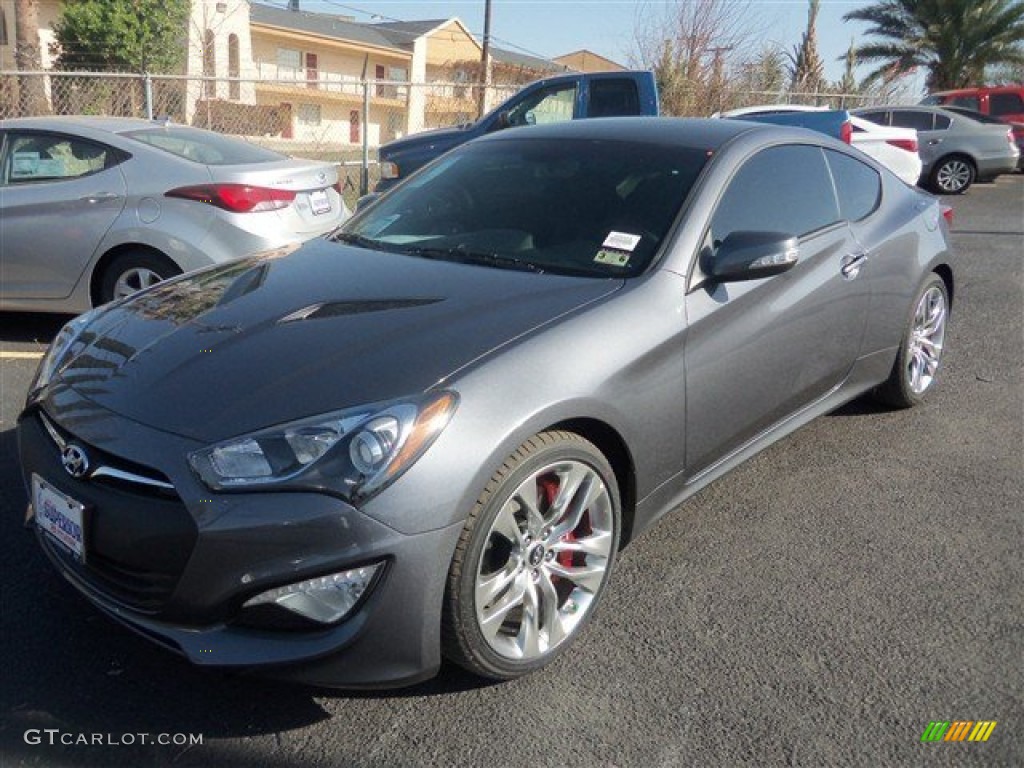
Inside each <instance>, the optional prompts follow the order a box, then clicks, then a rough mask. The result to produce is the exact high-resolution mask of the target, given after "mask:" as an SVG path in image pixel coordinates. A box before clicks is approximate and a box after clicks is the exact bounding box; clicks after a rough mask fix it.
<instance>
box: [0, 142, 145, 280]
mask: <svg viewBox="0 0 1024 768" xmlns="http://www.w3.org/2000/svg"><path fill="white" fill-rule="evenodd" d="M127 157H128V155H127V154H126V153H124V152H121V151H120V150H118V149H115V148H113V147H110V146H107V145H104V144H100V143H97V142H93V141H88V140H85V139H81V138H77V137H74V136H69V135H66V134H61V133H50V132H41V131H17V130H10V131H7V132H6V134H5V135H4V137H3V150H2V157H0V220H2V221H3V236H2V238H0V251H2V259H0V261H2V264H3V281H4V294H5V298H6V297H9V298H26V299H27V298H32V299H61V298H65V297H67V296H69V295H70V294H71V291H72V289H73V288H74V287H75V284H76V283H77V282H78V280H79V278H80V277H81V275H82V272H83V271H84V270H85V268H86V266H87V265H88V264H89V261H90V260H91V259H92V256H93V254H94V252H95V250H96V248H97V247H98V246H99V243H100V240H101V239H102V238H103V236H104V235H105V234H106V232H107V230H108V229H110V226H111V224H113V222H114V220H115V219H116V218H117V217H118V215H119V214H120V213H121V210H122V209H123V208H124V205H125V198H126V194H127V189H126V186H125V181H124V177H123V176H122V174H121V171H120V170H119V169H118V168H117V166H118V165H119V164H120V163H121V162H122V161H123V160H124V159H126V158H127Z"/></svg>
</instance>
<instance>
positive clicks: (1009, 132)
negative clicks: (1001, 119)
mask: <svg viewBox="0 0 1024 768" xmlns="http://www.w3.org/2000/svg"><path fill="white" fill-rule="evenodd" d="M1006 140H1007V141H1008V142H1010V146H1011V147H1015V146H1017V142H1016V141H1014V138H1013V128H1010V129H1008V130H1007V131H1006Z"/></svg>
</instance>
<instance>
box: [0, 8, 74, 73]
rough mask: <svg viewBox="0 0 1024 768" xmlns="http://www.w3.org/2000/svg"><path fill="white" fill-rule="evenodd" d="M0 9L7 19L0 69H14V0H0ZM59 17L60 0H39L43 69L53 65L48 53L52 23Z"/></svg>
mask: <svg viewBox="0 0 1024 768" xmlns="http://www.w3.org/2000/svg"><path fill="white" fill-rule="evenodd" d="M0 11H2V12H3V15H4V18H5V19H6V21H7V44H6V45H0V70H2V69H14V68H15V67H14V42H15V34H16V28H15V24H14V0H0ZM58 18H60V0H39V47H40V49H41V50H40V58H41V59H42V63H43V69H49V68H50V67H52V66H53V59H54V56H53V54H52V53H50V45H51V44H52V43H53V25H54V22H56V21H57V19H58Z"/></svg>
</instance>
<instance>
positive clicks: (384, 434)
mask: <svg viewBox="0 0 1024 768" xmlns="http://www.w3.org/2000/svg"><path fill="white" fill-rule="evenodd" d="M457 404H458V396H457V395H456V394H455V393H454V392H448V391H442V392H433V393H430V394H428V395H425V396H423V397H421V398H411V399H408V400H399V401H394V402H389V403H380V404H377V405H372V406H363V407H359V408H350V409H347V410H344V411H337V412H334V413H328V414H324V415H323V416H316V417H313V418H309V419H302V420H301V421H295V422H291V423H289V424H282V425H280V426H277V427H272V428H270V429H265V430H261V431H259V432H254V433H252V434H249V435H242V436H240V437H236V438H234V439H232V440H227V441H225V442H223V443H218V444H216V445H211V446H209V447H207V448H203V449H202V450H199V451H196V452H194V453H192V454H190V455H189V463H190V464H191V465H192V469H193V470H194V471H195V472H196V474H198V475H199V477H200V478H201V479H202V481H203V482H204V483H205V484H206V485H207V486H208V487H209V488H211V489H212V490H215V491H231V490H243V489H244V490H252V489H254V488H268V489H270V488H273V489H281V488H290V489H303V490H329V491H335V492H339V493H341V494H342V495H344V496H345V497H346V498H348V499H357V498H358V499H361V498H365V497H367V496H369V495H372V494H374V493H376V492H378V491H380V490H382V489H383V488H384V487H386V486H387V485H388V484H390V483H391V482H393V481H394V480H395V478H397V477H398V476H399V475H400V474H401V473H402V472H404V471H405V470H406V469H408V468H409V467H410V466H412V464H413V463H414V462H415V461H416V460H417V459H418V458H419V457H420V456H422V455H423V452H424V451H426V450H427V448H429V447H430V445H431V443H433V442H434V440H435V439H436V438H437V436H438V435H439V434H441V431H442V430H443V429H444V428H445V426H447V424H448V422H449V420H450V419H451V417H452V414H453V413H454V412H455V407H456V405H457Z"/></svg>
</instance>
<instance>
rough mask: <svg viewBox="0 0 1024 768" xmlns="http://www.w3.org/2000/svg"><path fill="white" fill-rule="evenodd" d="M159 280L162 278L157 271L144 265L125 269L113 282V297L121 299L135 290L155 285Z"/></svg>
mask: <svg viewBox="0 0 1024 768" xmlns="http://www.w3.org/2000/svg"><path fill="white" fill-rule="evenodd" d="M161 280H163V278H162V277H161V276H160V275H159V274H158V273H156V272H154V271H153V270H151V269H146V268H145V267H132V268H131V269H126V270H125V271H124V272H122V273H121V275H120V276H119V277H118V278H117V282H116V283H114V298H115V299H123V298H124V297H125V296H130V295H131V294H133V293H135V292H136V291H141V290H142V289H143V288H149V287H150V286H151V285H156V284H157V283H159V282H160V281H161Z"/></svg>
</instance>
